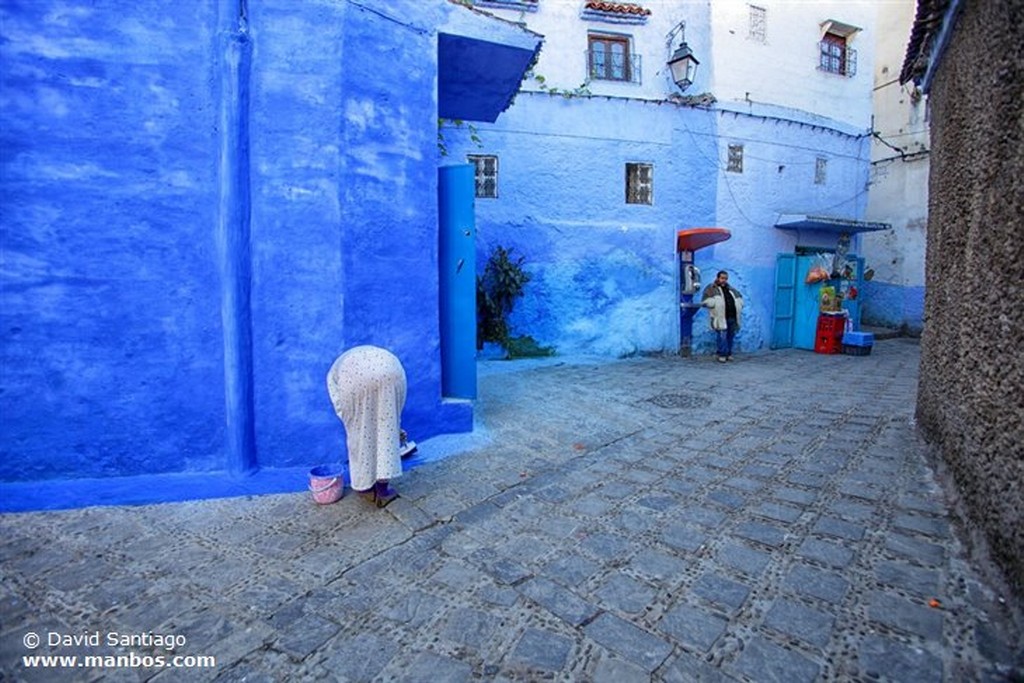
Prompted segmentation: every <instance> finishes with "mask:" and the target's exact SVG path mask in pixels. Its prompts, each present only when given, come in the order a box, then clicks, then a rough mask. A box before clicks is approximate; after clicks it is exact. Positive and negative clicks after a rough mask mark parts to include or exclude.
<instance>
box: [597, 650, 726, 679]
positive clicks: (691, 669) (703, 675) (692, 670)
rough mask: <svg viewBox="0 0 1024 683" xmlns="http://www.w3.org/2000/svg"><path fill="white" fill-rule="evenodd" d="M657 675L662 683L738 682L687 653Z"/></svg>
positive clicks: (664, 667)
mask: <svg viewBox="0 0 1024 683" xmlns="http://www.w3.org/2000/svg"><path fill="white" fill-rule="evenodd" d="M658 673H660V674H661V677H660V680H661V681H662V683H736V682H737V681H738V680H739V679H738V678H736V677H735V676H730V675H728V674H727V673H725V672H724V671H722V670H721V669H717V668H715V667H713V666H711V665H710V664H708V663H707V662H706V661H704V660H703V659H702V658H700V657H698V656H697V655H693V654H690V653H689V652H680V653H679V655H678V656H676V657H674V658H672V659H670V660H669V661H668V662H667V663H666V664H665V665H664V666H663V667H662V668H661V670H660V671H659V672H658ZM611 683H614V682H611Z"/></svg>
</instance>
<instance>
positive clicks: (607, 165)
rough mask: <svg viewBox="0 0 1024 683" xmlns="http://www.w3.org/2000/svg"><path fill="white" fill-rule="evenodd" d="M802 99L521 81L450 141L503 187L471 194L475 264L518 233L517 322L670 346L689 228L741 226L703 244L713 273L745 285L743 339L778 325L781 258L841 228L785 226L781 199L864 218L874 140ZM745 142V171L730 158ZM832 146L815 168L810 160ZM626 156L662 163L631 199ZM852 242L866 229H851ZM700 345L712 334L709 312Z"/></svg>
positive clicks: (617, 341)
mask: <svg viewBox="0 0 1024 683" xmlns="http://www.w3.org/2000/svg"><path fill="white" fill-rule="evenodd" d="M826 123H827V122H824V121H822V120H821V119H820V118H814V117H810V116H809V115H807V114H804V113H802V112H795V111H788V110H787V111H779V110H777V108H776V110H775V111H773V112H772V114H771V115H769V114H767V113H764V114H753V113H744V112H731V111H722V110H717V109H702V108H695V107H683V106H677V105H674V104H669V103H657V102H649V101H643V100H627V99H610V98H605V97H589V98H588V97H573V98H568V99H566V98H562V97H558V96H554V97H553V96H550V95H547V94H535V93H520V94H519V96H518V97H517V99H516V102H515V104H514V105H513V107H512V108H511V109H510V110H509V111H508V112H507V113H506V115H505V116H503V117H502V118H501V119H500V120H499V121H498V122H497V123H496V124H495V125H493V126H489V125H478V126H477V135H478V137H479V138H480V143H479V144H475V143H473V142H472V141H471V140H469V139H468V136H469V132H467V131H464V130H462V129H457V128H453V127H449V128H446V129H445V131H444V133H445V136H446V140H448V141H450V144H449V148H450V149H451V154H452V156H453V157H454V158H456V159H461V158H463V155H464V154H495V155H497V156H498V159H499V181H498V194H499V196H498V198H497V199H478V200H477V222H478V226H479V235H480V240H479V250H478V259H479V260H478V268H482V267H483V265H482V264H483V263H484V262H485V260H486V258H487V256H488V254H489V253H490V250H491V249H492V248H493V246H494V245H496V244H502V245H505V246H513V247H514V248H515V249H516V252H517V253H519V254H521V255H523V256H525V257H526V262H525V267H526V269H527V270H529V271H530V272H531V273H532V274H533V276H534V277H533V279H532V280H531V282H530V283H529V284H528V285H527V288H526V294H525V296H524V298H523V299H522V300H521V301H520V302H519V303H518V304H517V308H516V309H515V311H514V312H513V315H512V323H513V333H514V334H528V335H531V336H533V337H534V338H535V339H537V341H538V342H539V343H541V344H544V345H552V346H554V347H556V350H557V351H558V352H559V353H566V354H591V353H593V354H600V355H611V356H618V355H628V354H633V353H650V352H663V351H669V352H674V351H675V350H676V349H677V348H678V343H679V322H678V317H679V316H678V295H677V293H676V288H677V286H678V272H677V271H678V265H677V261H676V256H675V253H674V249H675V233H676V231H677V230H678V229H680V228H690V227H705V226H721V227H726V228H729V229H730V230H731V231H732V238H731V239H729V240H728V241H725V242H721V243H719V244H716V245H714V246H712V247H708V248H705V249H702V250H699V251H698V252H697V253H696V256H695V260H696V264H697V266H698V267H699V268H701V269H702V272H703V280H704V283H705V284H706V283H709V282H710V281H711V280H713V279H714V276H715V272H716V271H718V270H719V269H725V270H728V271H729V272H730V273H731V282H732V283H733V284H734V285H735V286H736V287H737V288H739V289H740V291H741V292H742V293H743V295H744V299H745V308H744V320H743V329H742V330H741V333H740V335H739V337H738V341H737V343H738V345H739V348H740V349H741V350H748V351H749V350H753V349H760V348H767V347H768V345H769V343H770V340H771V319H772V308H773V301H774V297H773V293H774V286H775V282H774V276H775V257H776V254H777V253H779V252H786V253H792V252H793V251H794V250H795V248H796V247H797V246H798V245H800V246H809V247H830V248H834V247H835V245H836V240H837V237H838V236H837V235H835V234H821V233H816V232H804V233H793V232H788V231H784V230H780V229H778V228H775V227H774V226H775V224H776V223H777V219H778V216H779V214H782V213H810V214H814V213H821V214H827V215H836V216H844V217H848V218H863V212H864V209H865V205H866V203H865V202H866V181H867V173H868V155H867V153H868V143H867V139H866V138H865V136H864V135H861V134H858V133H856V132H855V131H849V130H845V129H844V127H843V126H834V125H826ZM729 144H742V145H744V166H743V173H741V174H739V173H731V172H727V171H726V166H727V149H728V145H729ZM818 156H824V157H826V158H827V159H828V160H829V164H828V174H827V180H826V183H825V184H823V185H816V184H815V183H814V169H815V159H816V158H817V157H818ZM627 162H645V163H652V164H653V165H654V203H653V205H651V206H642V205H629V204H626V203H625V191H624V174H625V171H624V168H625V164H626V163H627ZM855 244H856V241H855ZM693 348H694V350H695V351H696V352H698V353H709V352H711V351H713V349H714V336H713V333H712V332H711V331H710V327H709V325H708V317H707V313H706V312H703V311H701V312H698V313H697V316H696V318H695V320H694V338H693Z"/></svg>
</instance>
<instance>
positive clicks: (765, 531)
mask: <svg viewBox="0 0 1024 683" xmlns="http://www.w3.org/2000/svg"><path fill="white" fill-rule="evenodd" d="M733 533H734V534H735V535H736V536H740V537H741V538H746V539H748V540H751V541H757V542H758V543H763V544H764V545H768V546H771V547H773V548H780V547H782V545H783V544H784V543H785V542H786V531H785V530H784V529H780V528H779V527H777V526H773V525H771V524H766V523H764V522H742V523H740V524H739V525H737V526H736V528H735V529H734V530H733Z"/></svg>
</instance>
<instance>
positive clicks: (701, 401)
mask: <svg viewBox="0 0 1024 683" xmlns="http://www.w3.org/2000/svg"><path fill="white" fill-rule="evenodd" d="M647 402H648V403H653V404H654V405H656V406H658V407H659V408H699V407H700V406H704V405H707V399H706V398H705V397H703V396H701V395H700V394H659V395H658V396H652V397H651V398H649V399H647Z"/></svg>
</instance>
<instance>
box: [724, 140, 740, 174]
mask: <svg viewBox="0 0 1024 683" xmlns="http://www.w3.org/2000/svg"><path fill="white" fill-rule="evenodd" d="M725 170H727V171H729V172H730V173H743V145H729V165H728V166H726V168H725Z"/></svg>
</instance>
